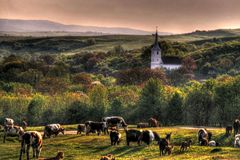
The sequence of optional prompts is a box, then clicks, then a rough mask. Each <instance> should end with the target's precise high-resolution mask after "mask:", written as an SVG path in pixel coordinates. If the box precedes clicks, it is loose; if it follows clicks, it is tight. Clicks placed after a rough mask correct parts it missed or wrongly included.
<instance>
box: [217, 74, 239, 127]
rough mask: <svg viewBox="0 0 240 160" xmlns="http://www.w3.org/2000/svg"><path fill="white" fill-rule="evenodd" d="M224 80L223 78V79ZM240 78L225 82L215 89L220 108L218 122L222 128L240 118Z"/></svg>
mask: <svg viewBox="0 0 240 160" xmlns="http://www.w3.org/2000/svg"><path fill="white" fill-rule="evenodd" d="M221 79H223V78H221ZM239 90H240V76H238V77H236V78H235V79H232V80H229V79H228V80H225V81H222V82H221V83H220V84H218V85H217V86H216V88H215V101H216V105H217V107H218V110H217V111H218V122H219V123H220V125H221V126H223V125H224V126H225V125H228V124H231V123H232V121H233V120H234V119H236V118H240V117H239V115H240V111H239V108H240V98H239V97H240V92H239Z"/></svg>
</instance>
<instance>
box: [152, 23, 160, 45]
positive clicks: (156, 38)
mask: <svg viewBox="0 0 240 160" xmlns="http://www.w3.org/2000/svg"><path fill="white" fill-rule="evenodd" d="M153 48H155V49H160V47H159V44H158V26H156V34H155V41H154V46H153Z"/></svg>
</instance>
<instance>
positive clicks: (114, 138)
mask: <svg viewBox="0 0 240 160" xmlns="http://www.w3.org/2000/svg"><path fill="white" fill-rule="evenodd" d="M121 137H122V135H121V133H119V132H118V131H116V130H112V131H110V140H111V145H116V144H117V145H119V143H120V141H121Z"/></svg>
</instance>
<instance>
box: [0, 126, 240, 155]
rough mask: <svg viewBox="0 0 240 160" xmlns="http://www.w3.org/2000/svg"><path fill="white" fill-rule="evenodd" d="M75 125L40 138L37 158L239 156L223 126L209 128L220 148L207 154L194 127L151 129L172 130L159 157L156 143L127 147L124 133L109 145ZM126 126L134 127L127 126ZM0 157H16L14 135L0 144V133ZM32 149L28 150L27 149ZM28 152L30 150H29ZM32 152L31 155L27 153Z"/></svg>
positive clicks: (104, 138)
mask: <svg viewBox="0 0 240 160" xmlns="http://www.w3.org/2000/svg"><path fill="white" fill-rule="evenodd" d="M76 126H77V125H66V126H64V127H65V128H66V130H67V131H66V133H65V135H61V134H60V135H59V136H57V137H54V138H50V139H44V141H43V150H42V152H41V157H52V156H55V155H56V153H57V151H63V152H64V153H65V159H66V160H98V159H100V157H101V155H106V154H108V153H111V154H113V155H115V157H116V159H117V160H148V159H149V160H150V159H151V160H155V159H160V158H161V159H166V160H167V159H169V160H171V159H174V160H182V159H190V160H191V159H198V160H207V159H213V160H220V159H228V160H235V159H239V157H240V152H239V151H240V150H239V149H236V148H233V136H230V137H225V129H222V128H209V130H210V131H211V132H212V133H213V138H212V139H213V140H216V141H218V142H219V143H220V146H221V147H218V148H220V149H221V150H220V151H218V152H215V153H211V150H213V149H214V148H213V147H202V146H199V145H198V144H197V132H198V129H197V128H188V127H163V128H151V129H152V130H153V131H156V132H157V133H158V134H159V135H160V137H161V138H163V137H165V133H169V132H172V138H171V144H173V145H174V150H173V154H172V155H170V156H162V157H160V156H159V148H158V145H157V144H156V142H154V143H152V144H151V145H150V146H147V145H146V144H142V145H141V146H137V144H136V143H130V146H129V147H128V146H127V145H126V142H125V133H123V132H124V131H123V130H121V133H122V134H123V138H122V141H121V143H120V145H119V146H111V145H110V139H109V136H108V135H100V136H97V135H96V134H91V135H89V136H85V135H76ZM129 128H135V126H130V127H129ZM28 130H37V131H42V130H43V127H29V128H28ZM0 135H1V136H0V138H1V141H0V159H1V160H5V159H6V160H16V159H18V156H19V151H20V143H19V142H18V140H17V139H16V138H14V137H8V138H7V141H6V143H5V144H3V143H2V138H3V137H2V132H1V133H0ZM189 138H191V139H192V140H193V146H192V147H191V148H190V149H189V150H187V151H186V152H184V153H181V152H180V151H179V148H180V146H179V145H180V143H181V142H182V141H184V140H186V139H189ZM31 152H32V151H31ZM30 154H31V153H30ZM31 155H32V154H31Z"/></svg>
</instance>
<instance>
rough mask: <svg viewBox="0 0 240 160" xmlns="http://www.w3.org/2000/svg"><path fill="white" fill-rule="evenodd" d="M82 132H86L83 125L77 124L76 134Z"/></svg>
mask: <svg viewBox="0 0 240 160" xmlns="http://www.w3.org/2000/svg"><path fill="white" fill-rule="evenodd" d="M82 132H86V126H85V124H78V126H77V134H82Z"/></svg>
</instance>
